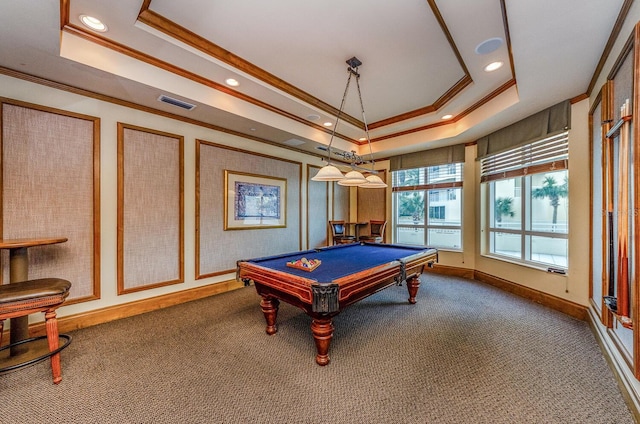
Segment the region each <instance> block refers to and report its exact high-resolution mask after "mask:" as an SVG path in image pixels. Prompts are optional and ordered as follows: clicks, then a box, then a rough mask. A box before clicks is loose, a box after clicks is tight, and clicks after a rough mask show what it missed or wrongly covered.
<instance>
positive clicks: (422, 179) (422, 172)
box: [392, 162, 464, 252]
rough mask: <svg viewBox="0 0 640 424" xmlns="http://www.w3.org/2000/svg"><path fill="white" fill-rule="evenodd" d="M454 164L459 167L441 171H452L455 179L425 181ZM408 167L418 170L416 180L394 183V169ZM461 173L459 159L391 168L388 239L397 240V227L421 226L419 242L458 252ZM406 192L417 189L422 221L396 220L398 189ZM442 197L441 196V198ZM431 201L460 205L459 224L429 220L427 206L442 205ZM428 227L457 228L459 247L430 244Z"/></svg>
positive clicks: (461, 195) (429, 229)
mask: <svg viewBox="0 0 640 424" xmlns="http://www.w3.org/2000/svg"><path fill="white" fill-rule="evenodd" d="M452 165H454V166H456V170H457V167H458V166H459V171H458V172H455V173H454V174H445V175H455V179H457V180H456V181H447V182H435V183H427V181H429V179H430V178H431V177H432V176H433V175H434V174H437V173H439V172H440V171H442V170H447V172H450V170H451V166H452ZM411 170H417V171H418V173H419V178H418V179H419V181H418V184H415V185H410V186H397V185H396V184H397V175H398V174H396V173H399V172H403V171H411ZM463 176H464V163H463V162H454V163H447V164H445V166H443V165H433V166H424V167H420V168H413V169H404V170H398V171H392V194H393V195H392V199H393V202H392V204H393V206H392V208H393V212H392V214H393V219H392V230H393V231H392V239H393V242H394V243H398V239H399V237H398V231H399V230H400V229H413V230H422V232H423V240H422V243H423V244H422V245H423V246H431V247H437V248H438V249H440V250H449V251H454V252H462V251H463V242H464V237H463V223H464V219H463V212H464V207H463V206H464V205H463V198H464V196H463V193H462V189H463ZM457 189H459V190H460V193H459V195H454V196H453V198H451V197H452V196H451V194H450V192H451V191H452V190H457ZM407 192H421V193H422V196H423V198H422V199H423V207H424V208H423V213H422V221H421V222H414V223H413V224H400V223H398V208H399V200H398V197H399V195H400V193H407ZM440 192H442V194H440ZM436 196H437V197H438V200H432V197H436ZM443 199H444V200H443ZM431 202H456V203H458V204H459V208H460V224H459V225H446V224H434V223H433V222H430V221H432V219H433V218H432V219H430V218H429V214H430V210H431V208H433V207H445V206H444V205H436V206H433V205H432V204H431ZM432 230H441V231H447V230H452V231H458V232H459V235H460V237H459V238H460V245H459V247H453V246H439V245H432V244H429V232H430V231H432Z"/></svg>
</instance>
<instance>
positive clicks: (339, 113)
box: [327, 72, 357, 163]
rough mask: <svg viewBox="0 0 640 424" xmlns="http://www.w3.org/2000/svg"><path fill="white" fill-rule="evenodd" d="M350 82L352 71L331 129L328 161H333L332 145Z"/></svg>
mask: <svg viewBox="0 0 640 424" xmlns="http://www.w3.org/2000/svg"><path fill="white" fill-rule="evenodd" d="M356 81H357V78H356ZM349 84H351V72H349V77H348V78H347V86H346V87H345V88H344V94H343V95H342V102H340V109H339V110H338V115H337V116H336V123H335V124H334V125H333V131H331V139H330V140H329V148H328V149H327V161H328V162H327V163H331V145H332V143H333V137H334V136H335V135H336V129H337V128H338V122H339V121H340V116H342V109H343V108H344V101H345V100H346V98H347V93H348V92H349Z"/></svg>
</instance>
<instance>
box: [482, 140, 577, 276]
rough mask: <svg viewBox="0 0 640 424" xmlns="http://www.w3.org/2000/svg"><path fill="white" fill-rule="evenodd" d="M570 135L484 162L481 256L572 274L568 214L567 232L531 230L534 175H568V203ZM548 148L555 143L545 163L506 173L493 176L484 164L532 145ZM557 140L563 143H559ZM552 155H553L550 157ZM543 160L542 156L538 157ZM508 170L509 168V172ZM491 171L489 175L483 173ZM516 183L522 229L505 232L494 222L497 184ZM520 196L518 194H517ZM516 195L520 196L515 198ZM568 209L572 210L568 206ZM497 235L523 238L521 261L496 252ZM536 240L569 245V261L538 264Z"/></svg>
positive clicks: (524, 163) (523, 165)
mask: <svg viewBox="0 0 640 424" xmlns="http://www.w3.org/2000/svg"><path fill="white" fill-rule="evenodd" d="M568 137H569V133H568V131H565V132H563V133H561V134H558V135H554V136H553V137H549V138H548V139H544V140H538V141H536V142H534V143H531V144H530V145H526V146H521V147H517V148H514V149H511V150H509V151H506V152H503V153H500V154H498V155H493V156H491V157H488V158H483V159H482V161H483V164H482V166H481V168H482V169H483V173H482V175H481V186H482V187H481V193H482V194H481V199H482V206H481V207H482V213H483V214H484V220H483V228H485V229H486V231H484V236H483V238H482V242H483V247H482V249H481V255H482V256H485V257H489V258H493V259H498V260H502V261H506V262H514V263H517V264H520V265H524V266H529V267H533V268H537V269H543V270H545V271H549V270H554V271H559V272H564V273H567V272H568V271H569V265H570V264H569V234H570V229H569V228H570V223H569V214H568V212H567V217H566V231H565V232H557V231H540V230H539V229H538V230H532V219H533V218H532V214H533V212H532V210H533V209H532V208H533V201H534V198H533V197H532V178H533V176H534V175H539V174H548V173H551V172H559V171H566V172H567V174H566V175H567V187H566V190H567V192H566V199H567V202H568V200H569V193H568V178H569V177H568V170H569V166H568V160H569V159H568ZM561 139H563V140H561ZM547 140H549V142H548V143H547V144H548V145H551V143H553V147H552V148H551V149H550V150H549V151H545V155H546V157H545V158H544V159H543V160H536V161H528V160H522V161H521V162H520V163H518V164H517V165H516V166H509V165H506V166H504V167H503V169H499V170H498V172H495V170H493V171H494V172H493V173H491V171H492V169H491V168H490V166H486V164H485V163H484V161H487V162H490V161H495V160H496V159H495V158H496V157H497V156H503V157H509V156H512V157H513V156H514V155H517V154H518V153H517V152H518V151H528V150H529V149H530V148H531V146H532V145H536V144H537V145H544V144H545V142H547ZM558 140H561V142H560V143H558ZM549 152H550V153H549ZM538 157H540V156H538ZM507 166H509V167H508V168H507ZM485 169H488V171H484V170H485ZM505 180H513V182H514V193H513V198H514V199H519V208H520V221H519V224H520V225H519V228H517V229H516V228H503V227H498V226H497V225H496V219H495V199H496V194H495V184H496V183H497V182H498V181H505ZM516 192H517V193H516ZM516 194H517V195H516ZM567 207H570V206H569V205H567ZM497 234H515V235H518V236H519V237H520V252H519V257H516V256H512V255H508V254H503V253H499V252H496V250H495V248H496V245H495V244H496V241H495V236H496V235H497ZM535 237H543V238H549V239H561V240H565V243H566V259H565V261H566V262H565V265H562V264H557V263H550V262H544V261H540V260H535V259H533V257H532V253H533V252H532V250H533V248H532V246H533V239H534V238H535Z"/></svg>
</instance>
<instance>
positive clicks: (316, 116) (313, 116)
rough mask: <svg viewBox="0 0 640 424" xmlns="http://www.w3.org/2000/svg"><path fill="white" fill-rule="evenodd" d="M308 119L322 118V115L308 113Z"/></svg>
mask: <svg viewBox="0 0 640 424" xmlns="http://www.w3.org/2000/svg"><path fill="white" fill-rule="evenodd" d="M307 119H308V120H309V121H317V120H318V119H320V115H314V114H311V115H307Z"/></svg>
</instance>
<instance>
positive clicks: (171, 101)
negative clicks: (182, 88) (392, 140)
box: [158, 94, 196, 110]
mask: <svg viewBox="0 0 640 424" xmlns="http://www.w3.org/2000/svg"><path fill="white" fill-rule="evenodd" d="M158 100H159V101H161V102H163V103H167V104H170V105H173V106H178V107H181V108H182V109H186V110H193V109H194V108H195V107H196V105H192V104H191V103H187V102H183V101H182V100H178V99H174V98H173V97H169V96H165V95H164V94H163V95H161V96H160V97H158Z"/></svg>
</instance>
